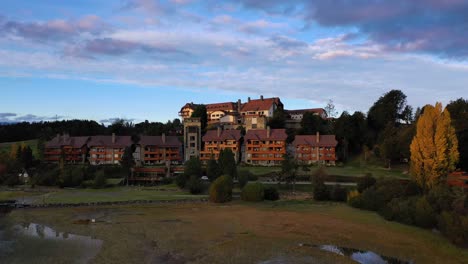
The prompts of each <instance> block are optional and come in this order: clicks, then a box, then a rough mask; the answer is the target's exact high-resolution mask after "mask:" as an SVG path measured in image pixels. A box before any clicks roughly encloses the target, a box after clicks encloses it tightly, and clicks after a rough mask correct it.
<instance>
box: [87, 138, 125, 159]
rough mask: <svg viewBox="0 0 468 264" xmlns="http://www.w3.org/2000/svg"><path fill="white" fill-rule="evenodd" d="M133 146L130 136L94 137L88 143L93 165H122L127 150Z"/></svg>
mask: <svg viewBox="0 0 468 264" xmlns="http://www.w3.org/2000/svg"><path fill="white" fill-rule="evenodd" d="M130 146H132V140H131V138H130V136H116V135H115V134H112V136H92V137H90V140H89V141H88V148H89V158H88V160H89V163H90V164H91V165H101V164H120V161H121V160H122V156H123V154H124V151H125V148H126V147H130Z"/></svg>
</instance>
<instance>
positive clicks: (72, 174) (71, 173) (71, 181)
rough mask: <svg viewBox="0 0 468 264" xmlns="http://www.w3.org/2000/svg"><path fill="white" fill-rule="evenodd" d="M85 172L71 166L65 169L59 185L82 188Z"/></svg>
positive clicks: (80, 168)
mask: <svg viewBox="0 0 468 264" xmlns="http://www.w3.org/2000/svg"><path fill="white" fill-rule="evenodd" d="M84 176H85V175H84V170H83V168H82V167H76V166H70V167H66V168H64V169H63V172H62V180H61V182H60V183H59V185H60V187H78V186H81V185H82V183H83V181H84V180H85V177H84Z"/></svg>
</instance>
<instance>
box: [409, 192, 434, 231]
mask: <svg viewBox="0 0 468 264" xmlns="http://www.w3.org/2000/svg"><path fill="white" fill-rule="evenodd" d="M414 223H415V224H416V225H417V226H419V227H423V228H432V227H434V226H435V225H436V223H437V219H436V214H435V212H434V209H432V206H431V205H430V204H429V202H428V201H427V199H426V197H420V198H419V199H418V200H417V201H416V204H415V207H414Z"/></svg>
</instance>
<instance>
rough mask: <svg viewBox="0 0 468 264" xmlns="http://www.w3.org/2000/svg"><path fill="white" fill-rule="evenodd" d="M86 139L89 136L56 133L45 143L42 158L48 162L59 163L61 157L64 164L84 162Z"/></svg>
mask: <svg viewBox="0 0 468 264" xmlns="http://www.w3.org/2000/svg"><path fill="white" fill-rule="evenodd" d="M88 140H89V137H70V136H68V135H63V136H61V135H57V136H56V137H54V138H53V139H52V140H50V141H49V142H47V143H46V144H45V151H44V160H45V161H46V162H49V163H59V162H60V161H61V160H62V159H63V161H64V162H65V163H66V164H81V163H85V162H86V156H87V154H88V146H87V142H88Z"/></svg>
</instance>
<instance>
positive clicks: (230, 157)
mask: <svg viewBox="0 0 468 264" xmlns="http://www.w3.org/2000/svg"><path fill="white" fill-rule="evenodd" d="M218 166H219V169H220V171H221V172H222V174H223V175H228V176H230V177H231V178H233V179H234V178H236V177H237V166H236V159H235V157H234V153H232V151H231V149H229V148H226V149H223V150H221V151H220V152H219V158H218Z"/></svg>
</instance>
